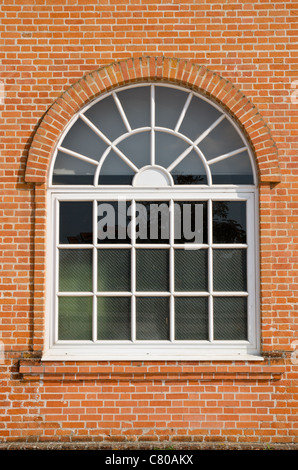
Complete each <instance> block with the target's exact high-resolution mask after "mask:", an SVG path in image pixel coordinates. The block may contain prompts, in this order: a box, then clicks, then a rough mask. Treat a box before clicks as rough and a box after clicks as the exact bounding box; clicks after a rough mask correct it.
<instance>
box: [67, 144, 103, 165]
mask: <svg viewBox="0 0 298 470" xmlns="http://www.w3.org/2000/svg"><path fill="white" fill-rule="evenodd" d="M58 150H59V151H60V152H63V153H66V154H67V155H70V156H71V157H75V158H78V159H79V160H83V161H84V162H87V163H90V164H91V165H94V166H97V165H98V162H96V161H95V160H93V159H92V158H89V157H86V156H85V155H82V154H81V153H77V152H74V151H73V150H70V149H67V148H65V147H58Z"/></svg>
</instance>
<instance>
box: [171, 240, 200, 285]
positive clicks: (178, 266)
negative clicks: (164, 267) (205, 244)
mask: <svg viewBox="0 0 298 470" xmlns="http://www.w3.org/2000/svg"><path fill="white" fill-rule="evenodd" d="M175 290H176V291H207V290H208V251H207V250H183V249H179V250H175Z"/></svg>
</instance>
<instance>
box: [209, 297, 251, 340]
mask: <svg viewBox="0 0 298 470" xmlns="http://www.w3.org/2000/svg"><path fill="white" fill-rule="evenodd" d="M214 339H215V340H246V339H247V298H246V297H215V298H214Z"/></svg>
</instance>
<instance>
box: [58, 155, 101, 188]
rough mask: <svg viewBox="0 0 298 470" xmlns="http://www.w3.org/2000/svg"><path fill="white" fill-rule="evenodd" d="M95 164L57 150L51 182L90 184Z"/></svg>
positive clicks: (92, 179) (92, 180)
mask: <svg viewBox="0 0 298 470" xmlns="http://www.w3.org/2000/svg"><path fill="white" fill-rule="evenodd" d="M95 169H96V166H95V165H92V164H91V163H88V162H85V161H83V160H80V159H79V158H75V157H72V156H71V155H68V154H66V153H63V152H61V151H59V152H58V154H57V157H56V161H55V167H54V171H53V178H52V184H54V185H55V184H65V185H69V184H74V185H92V186H93V182H94V173H95Z"/></svg>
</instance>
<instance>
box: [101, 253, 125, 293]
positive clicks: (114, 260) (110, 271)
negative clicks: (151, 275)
mask: <svg viewBox="0 0 298 470" xmlns="http://www.w3.org/2000/svg"><path fill="white" fill-rule="evenodd" d="M97 257H98V266H97V289H98V290H99V291H103V292H104V291H115V292H116V291H119V292H120V291H126V292H128V291H130V258H131V252H130V250H126V249H125V250H117V249H104V250H98V252H97Z"/></svg>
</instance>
